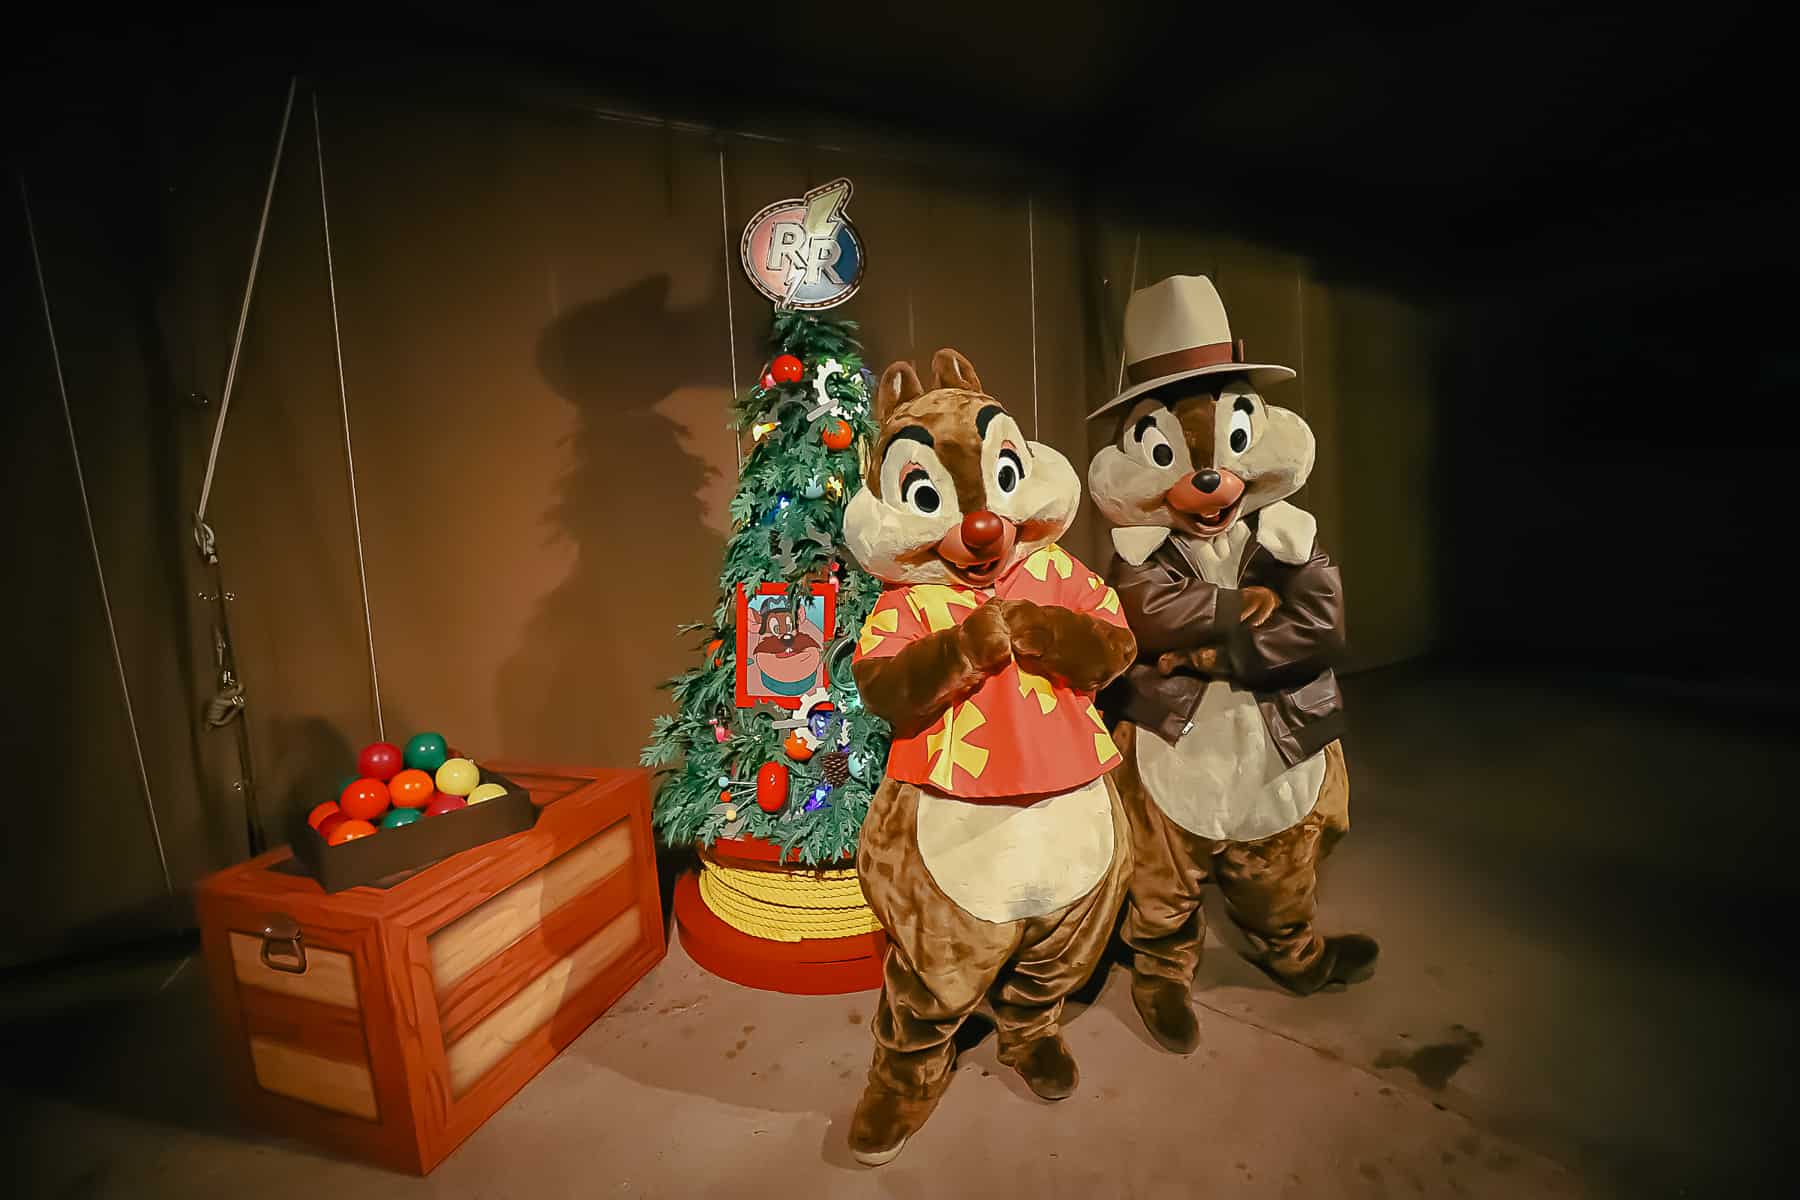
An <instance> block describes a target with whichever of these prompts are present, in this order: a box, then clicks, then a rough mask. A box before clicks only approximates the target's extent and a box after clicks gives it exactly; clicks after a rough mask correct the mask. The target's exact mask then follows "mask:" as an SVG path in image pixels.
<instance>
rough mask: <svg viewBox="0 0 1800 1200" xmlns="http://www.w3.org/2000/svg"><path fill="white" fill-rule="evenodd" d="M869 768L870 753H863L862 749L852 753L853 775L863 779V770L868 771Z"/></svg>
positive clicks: (851, 767) (851, 769)
mask: <svg viewBox="0 0 1800 1200" xmlns="http://www.w3.org/2000/svg"><path fill="white" fill-rule="evenodd" d="M868 769H869V758H868V755H866V754H863V753H862V752H861V751H857V752H855V753H853V754H851V755H850V773H851V774H852V775H854V776H856V777H857V778H858V779H861V778H862V777H863V772H865V771H867V770H868Z"/></svg>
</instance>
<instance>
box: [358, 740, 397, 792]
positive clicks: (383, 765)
mask: <svg viewBox="0 0 1800 1200" xmlns="http://www.w3.org/2000/svg"><path fill="white" fill-rule="evenodd" d="M405 765H406V761H405V758H404V756H403V755H402V754H401V753H400V747H398V746H396V745H394V744H393V743H392V742H373V743H371V744H369V745H367V746H364V747H363V752H362V753H361V754H359V755H357V756H356V773H357V774H359V775H361V776H362V777H363V778H364V779H379V780H380V781H381V782H383V783H386V782H387V781H388V780H390V779H392V778H393V777H394V776H396V775H398V774H399V773H400V768H401V767H403V766H405Z"/></svg>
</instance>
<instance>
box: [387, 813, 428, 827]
mask: <svg viewBox="0 0 1800 1200" xmlns="http://www.w3.org/2000/svg"><path fill="white" fill-rule="evenodd" d="M421 815H422V814H421V813H420V812H419V810H418V809H416V808H390V809H388V810H387V812H386V814H384V815H383V816H382V818H381V827H382V828H383V829H398V828H400V826H402V825H411V824H412V823H413V822H414V821H416V820H418V819H419V817H420V816H421Z"/></svg>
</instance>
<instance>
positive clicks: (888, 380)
mask: <svg viewBox="0 0 1800 1200" xmlns="http://www.w3.org/2000/svg"><path fill="white" fill-rule="evenodd" d="M924 394H925V389H924V388H922V387H920V386H919V373H918V372H917V371H915V370H913V366H912V364H911V363H909V362H897V363H890V364H889V365H888V369H887V370H885V371H883V372H882V373H881V386H880V387H878V388H876V389H875V421H876V423H877V424H880V423H881V422H882V421H885V420H887V419H888V415H889V414H890V413H892V412H893V411H894V410H895V409H896V408H899V407H900V406H901V405H902V404H905V403H906V402H907V401H908V400H917V399H918V398H919V397H920V396H922V395H924Z"/></svg>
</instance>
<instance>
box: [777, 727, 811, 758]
mask: <svg viewBox="0 0 1800 1200" xmlns="http://www.w3.org/2000/svg"><path fill="white" fill-rule="evenodd" d="M781 748H782V749H783V750H786V751H787V756H788V757H789V758H791V759H793V760H794V761H795V762H805V761H806V760H807V759H809V758H811V757H812V756H813V748H812V747H811V746H809V745H807V744H806V739H805V738H803V737H801V736H800V731H799V730H798V729H796V730H795V731H794V732H792V733H790V734H788V735H787V740H786V741H784V742H782V743H781Z"/></svg>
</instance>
